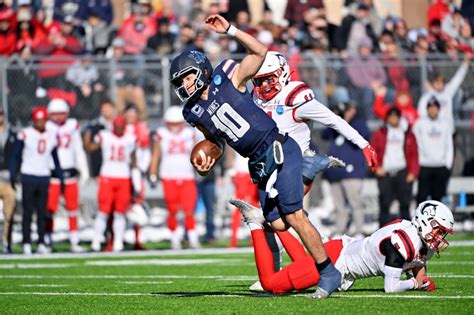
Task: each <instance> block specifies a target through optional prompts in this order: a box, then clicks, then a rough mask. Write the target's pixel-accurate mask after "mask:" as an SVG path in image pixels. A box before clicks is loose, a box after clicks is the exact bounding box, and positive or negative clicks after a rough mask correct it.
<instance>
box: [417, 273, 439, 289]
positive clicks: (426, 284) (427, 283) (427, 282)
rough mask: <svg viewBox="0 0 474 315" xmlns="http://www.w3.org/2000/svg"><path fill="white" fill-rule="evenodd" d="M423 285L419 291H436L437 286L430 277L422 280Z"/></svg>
mask: <svg viewBox="0 0 474 315" xmlns="http://www.w3.org/2000/svg"><path fill="white" fill-rule="evenodd" d="M422 282H423V284H422V285H421V286H420V287H419V289H418V290H422V291H430V292H431V291H435V290H436V285H435V283H434V281H433V279H431V278H430V277H425V278H424V279H423V280H422Z"/></svg>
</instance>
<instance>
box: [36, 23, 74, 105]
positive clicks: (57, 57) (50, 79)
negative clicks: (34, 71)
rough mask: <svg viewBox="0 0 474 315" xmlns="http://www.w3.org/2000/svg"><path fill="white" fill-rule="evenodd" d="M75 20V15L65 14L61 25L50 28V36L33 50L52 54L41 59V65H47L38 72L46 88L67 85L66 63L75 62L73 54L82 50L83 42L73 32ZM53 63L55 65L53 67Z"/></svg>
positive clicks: (38, 52) (41, 53)
mask: <svg viewBox="0 0 474 315" xmlns="http://www.w3.org/2000/svg"><path fill="white" fill-rule="evenodd" d="M73 21H74V18H73V16H71V15H68V16H65V17H64V19H63V20H62V21H61V23H59V25H56V24H55V25H53V26H52V27H51V28H50V29H49V33H48V36H47V37H46V38H45V39H44V40H43V41H42V42H41V43H40V44H39V45H38V46H37V47H35V48H34V50H33V53H34V54H39V55H46V56H50V58H47V59H44V60H43V61H41V65H44V66H45V67H42V68H41V69H40V70H39V72H38V75H39V77H40V78H41V79H42V81H43V86H44V87H45V88H64V87H65V86H64V82H65V80H64V73H65V72H66V70H67V68H68V67H67V66H64V65H70V64H72V63H74V62H75V61H76V58H74V57H73V56H75V55H77V54H79V53H80V52H81V50H82V46H81V43H80V42H79V40H78V39H77V38H76V37H75V36H74V35H73V34H72V32H73V30H74V25H73ZM67 57H70V58H67ZM51 65H54V66H53V67H51ZM69 105H72V104H69Z"/></svg>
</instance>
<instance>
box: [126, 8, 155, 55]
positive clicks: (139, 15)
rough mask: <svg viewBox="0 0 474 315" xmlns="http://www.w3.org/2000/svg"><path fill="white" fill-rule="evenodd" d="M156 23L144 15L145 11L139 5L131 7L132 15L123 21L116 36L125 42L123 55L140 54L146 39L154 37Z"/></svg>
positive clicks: (144, 46)
mask: <svg viewBox="0 0 474 315" xmlns="http://www.w3.org/2000/svg"><path fill="white" fill-rule="evenodd" d="M155 33H156V23H155V21H154V20H153V18H152V17H150V16H149V15H146V9H145V7H144V6H142V5H141V4H134V5H133V6H132V14H131V15H130V17H129V18H128V19H126V20H125V22H124V23H123V25H122V27H120V29H119V31H118V36H119V37H121V38H123V39H124V41H125V47H124V51H125V54H129V55H134V54H140V53H142V52H143V50H144V49H145V48H146V44H147V42H148V39H149V38H150V37H152V36H153V35H155Z"/></svg>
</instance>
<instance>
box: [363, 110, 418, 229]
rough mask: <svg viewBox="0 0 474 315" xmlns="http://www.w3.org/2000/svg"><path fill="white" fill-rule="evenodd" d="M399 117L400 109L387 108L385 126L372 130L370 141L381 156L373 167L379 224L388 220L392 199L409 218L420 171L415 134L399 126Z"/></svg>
mask: <svg viewBox="0 0 474 315" xmlns="http://www.w3.org/2000/svg"><path fill="white" fill-rule="evenodd" d="M400 118H401V112H400V110H399V109H398V108H396V107H392V108H390V109H389V110H388V112H387V118H386V124H385V126H383V127H380V128H379V129H378V130H377V131H375V133H374V134H373V136H372V141H371V143H370V144H371V145H372V147H373V148H374V150H375V151H376V152H377V156H378V157H379V159H380V160H379V164H378V165H380V166H379V167H378V168H377V170H376V171H375V174H376V176H377V182H378V187H379V205H380V216H379V224H380V226H383V225H385V224H386V223H387V222H389V221H391V220H390V216H389V209H390V205H391V204H392V201H393V200H395V199H396V200H398V202H399V204H400V217H401V218H403V219H410V211H409V206H410V202H411V199H412V197H413V196H412V195H413V194H412V187H413V182H414V181H415V179H416V177H417V176H418V174H419V172H420V165H419V162H418V148H417V143H416V138H415V135H414V134H413V133H412V132H411V131H410V129H406V128H403V127H402V125H401V124H400Z"/></svg>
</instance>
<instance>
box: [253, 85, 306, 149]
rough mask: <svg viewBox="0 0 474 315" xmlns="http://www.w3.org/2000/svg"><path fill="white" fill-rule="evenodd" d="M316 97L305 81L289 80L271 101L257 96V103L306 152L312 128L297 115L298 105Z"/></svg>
mask: <svg viewBox="0 0 474 315" xmlns="http://www.w3.org/2000/svg"><path fill="white" fill-rule="evenodd" d="M311 99H314V93H313V91H312V90H311V89H310V88H309V87H308V86H307V85H306V84H304V83H303V82H299V81H292V82H289V83H288V84H287V85H286V86H284V87H283V89H282V90H281V91H280V93H278V94H277V95H276V96H275V97H274V98H273V99H271V100H270V101H262V100H261V99H258V98H256V97H255V101H256V103H257V104H258V105H259V106H260V107H261V108H262V109H263V110H264V111H265V112H266V113H267V115H268V116H270V117H271V118H272V119H273V120H274V121H275V122H276V124H277V126H278V129H280V131H282V132H287V133H288V134H289V135H290V136H291V137H292V138H293V139H295V141H296V142H297V143H298V145H299V146H300V148H301V152H304V151H305V150H306V149H308V148H309V143H310V140H311V130H310V129H309V126H308V125H307V124H306V120H305V119H300V118H298V117H296V116H295V113H296V111H297V109H298V107H301V106H302V105H303V104H305V103H307V102H308V101H309V100H311Z"/></svg>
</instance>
